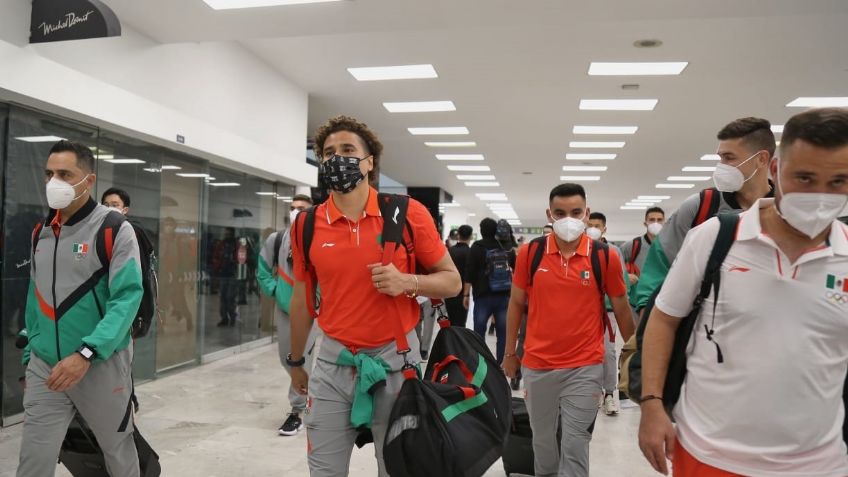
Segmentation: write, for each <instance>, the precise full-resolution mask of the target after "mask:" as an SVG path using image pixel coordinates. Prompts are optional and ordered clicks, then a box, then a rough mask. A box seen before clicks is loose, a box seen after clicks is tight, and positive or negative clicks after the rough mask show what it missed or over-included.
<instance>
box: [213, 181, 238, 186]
mask: <svg viewBox="0 0 848 477" xmlns="http://www.w3.org/2000/svg"><path fill="white" fill-rule="evenodd" d="M209 185H211V186H214V187H238V186H240V185H241V184H239V183H238V182H210V183H209Z"/></svg>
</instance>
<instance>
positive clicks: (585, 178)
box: [559, 176, 601, 181]
mask: <svg viewBox="0 0 848 477" xmlns="http://www.w3.org/2000/svg"><path fill="white" fill-rule="evenodd" d="M559 180H561V181H599V180H601V176H559Z"/></svg>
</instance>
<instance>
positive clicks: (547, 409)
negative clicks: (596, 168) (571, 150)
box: [503, 184, 633, 477]
mask: <svg viewBox="0 0 848 477" xmlns="http://www.w3.org/2000/svg"><path fill="white" fill-rule="evenodd" d="M589 212H590V211H589V208H588V207H587V206H586V191H585V190H584V189H583V187H582V186H580V185H579V184H560V185H559V186H557V187H555V188H554V189H553V190H552V191H551V193H550V197H549V208H548V210H547V215H548V218H549V219H550V220H551V222H553V226H554V233H553V234H552V235H548V236H545V237H540V238H539V239H536V240H534V241H532V242H530V243H529V244H527V245H525V246H523V247H522V248H521V250H520V251H519V253H518V258H517V262H516V267H515V275H514V282H513V287H512V295H511V297H510V303H509V318H508V325H507V353H506V354H505V355H504V365H503V367H504V371H505V372H506V375H507V376H509V377H510V378H514V377H515V376H516V374H517V372H518V370H519V367H520V368H521V372H522V375H523V378H524V383H525V384H524V386H525V389H526V403H527V411H528V413H529V415H530V426H531V428H532V430H533V452H534V457H535V475H540V476H554V475H559V476H577V477H586V476H588V475H589V442H590V441H591V439H592V429H593V428H594V422H595V418H596V416H597V413H598V398H599V397H600V392H599V391H600V389H601V386H602V379H603V362H604V341H605V340H604V333H605V329H608V328H609V326H610V325H609V321H608V317H607V314H606V310H605V309H604V301H603V298H604V296H608V297H609V299H610V301H611V303H612V308H613V310H614V315H615V319H616V321H617V322H618V326H619V329H621V333H622V335H623V336H622V337H623V338H624V339H625V340H626V339H628V338H630V335H632V334H633V319H632V318H631V316H630V307H629V306H628V304H627V298H626V294H627V289H626V288H625V285H624V275H623V271H622V266H621V260H620V258H619V257H618V253H617V252H616V251H615V250H614V249H611V248H606V247H605V246H604V244H603V243H601V242H598V241H596V240H592V239H590V238H589V236H588V235H586V233H585V230H586V221H587V220H588V217H589ZM605 248H606V250H604V249H605ZM537 259H538V261H537ZM534 266H537V268H536V269H535V270H533V267H534ZM596 271H599V273H600V276H598V275H596ZM599 284H600V287H599ZM528 304H529V306H528V312H527V336H526V338H525V341H524V356H523V357H522V358H521V359H520V360H519V358H518V356H517V352H516V339H517V335H518V328H519V324H520V321H521V315H522V313H523V312H524V308H525V306H527V305H528ZM560 423H561V426H562V442H561V445H560V446H559V447H558V446H557V438H556V435H557V427H558V425H560Z"/></svg>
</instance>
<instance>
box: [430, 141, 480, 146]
mask: <svg viewBox="0 0 848 477" xmlns="http://www.w3.org/2000/svg"><path fill="white" fill-rule="evenodd" d="M424 145H425V146H427V147H477V143H476V142H474V141H446V142H438V141H436V142H425V143H424Z"/></svg>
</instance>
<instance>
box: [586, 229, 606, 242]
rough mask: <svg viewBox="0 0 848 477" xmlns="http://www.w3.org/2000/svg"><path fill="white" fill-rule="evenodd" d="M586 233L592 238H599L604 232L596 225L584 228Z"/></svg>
mask: <svg viewBox="0 0 848 477" xmlns="http://www.w3.org/2000/svg"><path fill="white" fill-rule="evenodd" d="M586 235H588V236H589V238H590V239H592V240H600V239H601V236H603V235H604V233H603V232H602V231H601V229H599V228H597V227H589V228H588V229H586Z"/></svg>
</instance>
